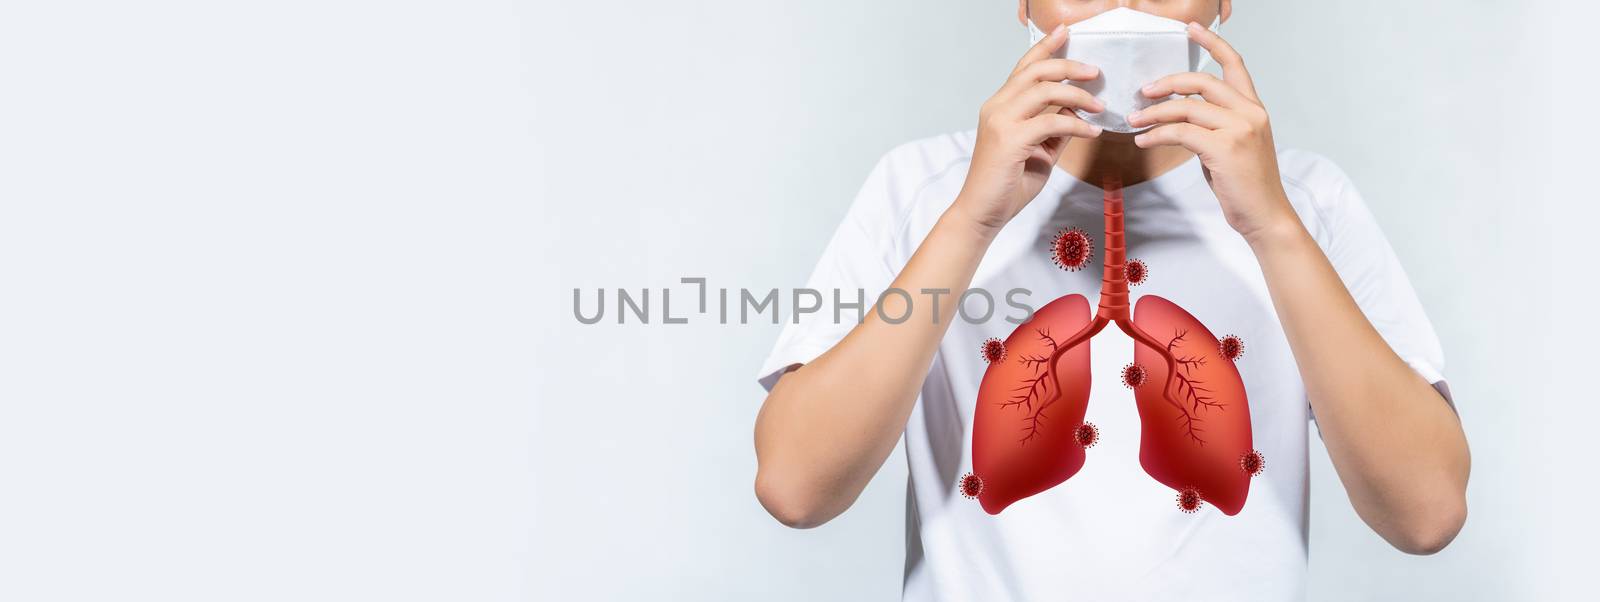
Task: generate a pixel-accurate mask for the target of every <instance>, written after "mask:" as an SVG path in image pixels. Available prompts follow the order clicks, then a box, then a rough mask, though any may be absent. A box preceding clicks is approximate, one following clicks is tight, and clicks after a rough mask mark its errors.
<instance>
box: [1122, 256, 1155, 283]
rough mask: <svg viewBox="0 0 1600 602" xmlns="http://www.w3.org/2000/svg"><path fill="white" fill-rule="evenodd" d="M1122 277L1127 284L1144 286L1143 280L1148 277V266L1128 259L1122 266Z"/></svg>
mask: <svg viewBox="0 0 1600 602" xmlns="http://www.w3.org/2000/svg"><path fill="white" fill-rule="evenodd" d="M1122 275H1123V276H1124V277H1126V278H1127V279H1128V284H1131V285H1133V286H1138V285H1141V284H1144V279H1145V278H1149V277H1150V266H1147V265H1145V264H1144V262H1143V261H1140V260H1137V259H1129V260H1128V263H1126V264H1124V265H1123V266H1122Z"/></svg>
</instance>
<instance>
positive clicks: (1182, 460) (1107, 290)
mask: <svg viewBox="0 0 1600 602" xmlns="http://www.w3.org/2000/svg"><path fill="white" fill-rule="evenodd" d="M1122 208H1123V204H1122V191H1121V186H1120V185H1118V184H1117V183H1115V182H1108V183H1107V186H1106V195H1105V248H1106V257H1105V260H1104V262H1103V263H1104V269H1105V274H1104V277H1103V278H1102V280H1101V287H1100V303H1099V309H1098V311H1097V312H1096V313H1095V315H1094V317H1093V318H1092V319H1091V318H1090V316H1089V311H1088V310H1089V304H1088V301H1087V299H1085V298H1084V297H1083V296H1082V295H1067V296H1064V297H1061V298H1059V299H1056V300H1055V301H1052V302H1051V303H1050V304H1048V305H1046V306H1045V307H1044V308H1042V309H1040V310H1039V312H1038V313H1037V314H1036V315H1035V317H1034V319H1033V320H1031V321H1029V322H1028V323H1026V324H1022V325H1020V326H1018V327H1017V328H1016V329H1015V330H1013V331H1012V332H1011V335H1010V336H1009V337H1007V338H1006V340H1005V341H1003V342H1000V341H994V340H991V341H989V342H987V343H985V346H984V349H983V354H984V357H985V358H986V359H988V360H989V362H990V365H989V369H988V371H987V372H985V373H984V376H983V383H982V385H981V386H980V387H979V389H978V401H977V408H976V410H975V416H974V418H973V436H972V466H973V472H972V473H969V474H967V475H965V476H963V477H962V479H961V483H960V489H961V493H962V494H963V495H966V496H967V497H973V498H977V499H978V500H979V502H980V503H981V504H982V505H983V509H984V510H986V511H988V512H989V513H990V514H999V513H1000V511H1002V510H1004V509H1005V508H1006V507H1007V506H1010V505H1011V504H1012V503H1015V502H1016V501H1017V500H1020V499H1023V498H1026V497H1028V496H1031V495H1034V494H1037V493H1040V492H1042V491H1045V490H1047V489H1050V488H1051V487H1055V486H1056V485H1059V484H1061V483H1062V482H1063V481H1066V480H1067V479H1068V478H1070V477H1072V475H1074V474H1077V472H1078V470H1079V469H1081V468H1083V464H1084V461H1085V454H1084V449H1085V448H1087V447H1089V446H1091V445H1093V444H1094V441H1095V439H1096V438H1097V437H1098V434H1099V432H1098V431H1097V430H1096V429H1095V428H1094V427H1093V426H1092V425H1087V424H1085V423H1084V422H1083V417H1084V415H1085V412H1086V411H1087V408H1088V402H1089V399H1088V398H1089V377H1090V375H1089V341H1090V339H1092V338H1093V337H1094V336H1095V335H1096V334H1098V333H1099V332H1100V331H1101V330H1102V329H1104V328H1105V327H1106V326H1107V325H1110V324H1116V325H1117V327H1118V328H1119V329H1121V330H1122V331H1123V332H1126V333H1127V334H1128V336H1130V337H1132V338H1133V340H1134V342H1135V346H1134V361H1133V362H1132V363H1131V364H1129V365H1128V367H1127V368H1126V369H1124V371H1123V374H1122V375H1121V376H1122V379H1123V381H1124V383H1125V384H1127V385H1128V386H1129V387H1131V388H1133V390H1134V397H1135V399H1137V401H1138V407H1139V418H1140V423H1141V434H1140V439H1139V441H1140V445H1139V461H1140V464H1141V465H1143V466H1144V469H1145V472H1147V473H1149V474H1150V476H1151V477H1154V478H1155V479H1156V480H1157V481H1159V482H1161V483H1162V484H1165V485H1167V486H1168V487H1171V488H1172V489H1173V490H1175V491H1176V492H1177V493H1178V495H1177V505H1178V508H1179V509H1181V510H1183V511H1185V512H1196V511H1198V510H1200V508H1201V507H1202V506H1203V505H1204V504H1205V503H1207V502H1209V503H1211V504H1212V505H1215V506H1216V507H1217V509H1218V510H1221V511H1222V512H1223V513H1225V514H1228V515H1234V514H1238V513H1239V511H1240V510H1241V509H1243V508H1244V503H1245V498H1246V496H1247V495H1248V494H1249V492H1250V478H1251V477H1253V476H1255V475H1258V474H1260V473H1261V470H1262V467H1263V464H1264V461H1263V459H1262V457H1261V454H1260V453H1258V452H1256V451H1255V450H1253V449H1252V448H1251V433H1250V407H1249V402H1248V400H1247V399H1246V397H1245V390H1244V381H1243V379H1241V378H1240V377H1239V371H1238V369H1237V368H1236V367H1235V365H1234V361H1235V360H1237V359H1238V357H1239V354H1240V353H1241V352H1242V350H1243V343H1242V342H1241V341H1239V340H1238V339H1237V338H1235V337H1226V338H1224V339H1222V340H1219V339H1218V338H1217V337H1216V336H1215V335H1214V334H1212V332H1211V331H1210V330H1209V329H1207V328H1206V327H1205V325H1204V324H1201V323H1200V321H1199V320H1197V319H1195V317H1194V316H1192V315H1190V314H1189V312H1187V311H1184V309H1183V308H1181V307H1179V306H1178V305H1177V304H1175V303H1173V302H1171V301H1168V300H1166V299H1162V298H1161V297H1157V296H1154V295H1146V296H1144V297H1141V298H1140V299H1139V303H1138V308H1137V310H1136V311H1133V312H1130V311H1129V308H1128V286H1129V284H1130V282H1131V283H1133V284H1137V283H1139V282H1142V281H1143V280H1144V278H1145V276H1146V275H1147V273H1148V270H1147V269H1146V267H1145V265H1144V264H1143V263H1142V262H1139V261H1137V260H1133V261H1130V260H1128V258H1127V252H1126V241H1125V240H1124V234H1123V229H1122V228H1123V214H1122ZM1092 246H1093V245H1092V243H1091V242H1090V241H1089V240H1088V239H1087V237H1086V236H1084V234H1083V232H1082V231H1081V230H1077V229H1071V230H1064V231H1063V232H1062V233H1061V234H1060V235H1059V236H1058V237H1057V239H1056V241H1055V243H1054V244H1053V245H1052V254H1053V255H1054V259H1055V262H1056V264H1057V265H1060V266H1061V267H1062V268H1064V269H1068V270H1076V269H1079V268H1081V267H1083V266H1084V265H1085V264H1087V263H1088V260H1089V256H1090V255H1091V254H1092Z"/></svg>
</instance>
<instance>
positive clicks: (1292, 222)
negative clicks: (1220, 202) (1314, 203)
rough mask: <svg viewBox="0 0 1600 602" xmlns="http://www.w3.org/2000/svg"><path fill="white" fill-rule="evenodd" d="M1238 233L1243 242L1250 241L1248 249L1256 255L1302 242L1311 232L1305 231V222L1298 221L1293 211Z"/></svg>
mask: <svg viewBox="0 0 1600 602" xmlns="http://www.w3.org/2000/svg"><path fill="white" fill-rule="evenodd" d="M1240 234H1241V235H1243V236H1244V239H1245V242H1248V243H1250V249H1251V250H1253V251H1255V253H1256V255H1258V256H1259V255H1262V254H1264V253H1272V252H1275V251H1278V250H1281V249H1284V248H1287V247H1292V246H1295V245H1299V244H1302V243H1304V242H1305V241H1307V240H1310V238H1311V233H1310V232H1307V231H1306V227H1305V224H1302V223H1300V220H1299V219H1298V218H1296V217H1295V216H1294V215H1293V213H1291V214H1290V215H1289V216H1286V217H1283V218H1279V219H1276V220H1273V221H1271V222H1268V223H1267V224H1265V225H1263V226H1261V227H1258V228H1255V229H1254V230H1251V231H1249V232H1242V233H1240Z"/></svg>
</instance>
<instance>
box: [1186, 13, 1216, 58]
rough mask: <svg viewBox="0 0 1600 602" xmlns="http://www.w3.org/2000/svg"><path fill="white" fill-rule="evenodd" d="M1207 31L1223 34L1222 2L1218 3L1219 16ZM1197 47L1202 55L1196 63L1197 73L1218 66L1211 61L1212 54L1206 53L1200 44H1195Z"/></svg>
mask: <svg viewBox="0 0 1600 602" xmlns="http://www.w3.org/2000/svg"><path fill="white" fill-rule="evenodd" d="M1206 29H1210V30H1211V32H1212V33H1215V34H1219V35H1220V34H1221V33H1222V3H1221V2H1218V3H1217V16H1216V17H1214V18H1212V19H1211V27H1208V28H1206ZM1189 43H1190V44H1194V42H1189ZM1195 46H1196V47H1197V48H1196V51H1197V52H1199V53H1200V60H1198V61H1196V62H1195V67H1194V70H1195V71H1205V70H1206V67H1210V66H1212V65H1215V64H1216V61H1214V60H1212V59H1211V53H1209V52H1206V50H1205V49H1204V48H1198V46H1199V44H1195Z"/></svg>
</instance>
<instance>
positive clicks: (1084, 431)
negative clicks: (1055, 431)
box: [1072, 422, 1100, 449]
mask: <svg viewBox="0 0 1600 602" xmlns="http://www.w3.org/2000/svg"><path fill="white" fill-rule="evenodd" d="M1072 440H1073V441H1076V442H1078V446H1079V447H1082V448H1084V449H1089V448H1091V447H1094V444H1096V443H1099V442H1100V429H1098V428H1096V427H1095V426H1094V424H1092V423H1088V422H1085V423H1083V424H1080V425H1078V428H1077V429H1075V430H1073V431H1072Z"/></svg>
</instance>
